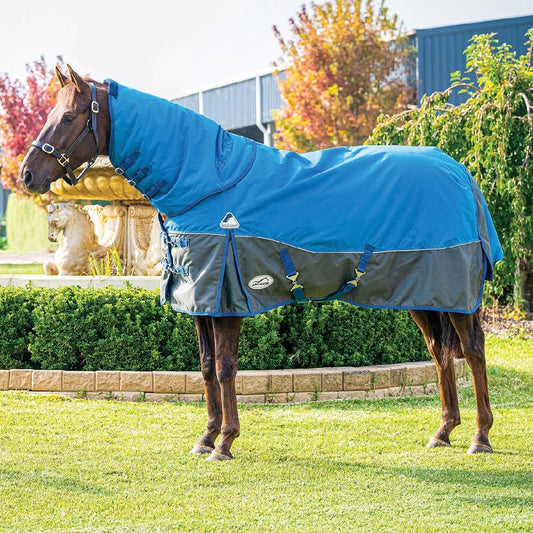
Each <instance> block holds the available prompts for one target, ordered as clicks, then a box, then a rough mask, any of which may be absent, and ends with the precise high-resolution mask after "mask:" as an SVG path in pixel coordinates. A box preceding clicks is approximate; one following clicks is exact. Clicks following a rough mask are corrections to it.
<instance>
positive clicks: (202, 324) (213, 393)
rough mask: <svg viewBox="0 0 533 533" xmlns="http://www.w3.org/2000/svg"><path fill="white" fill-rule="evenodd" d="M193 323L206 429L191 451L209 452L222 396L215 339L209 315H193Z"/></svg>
mask: <svg viewBox="0 0 533 533" xmlns="http://www.w3.org/2000/svg"><path fill="white" fill-rule="evenodd" d="M194 323H195V325H196V333H197V335H198V346H199V348H200V361H201V364H202V376H203V378H204V383H205V401H206V403H207V429H206V431H205V433H204V434H203V436H202V437H201V439H200V440H199V441H198V442H197V443H196V445H195V446H194V448H193V449H192V450H191V451H192V452H193V453H211V452H212V451H213V450H214V449H215V439H216V438H217V437H218V435H219V434H220V430H221V427H222V398H221V395H220V386H219V384H218V379H217V373H216V363H215V339H214V332H213V324H212V319H211V318H210V317H195V319H194Z"/></svg>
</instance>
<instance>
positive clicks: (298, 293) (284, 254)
mask: <svg viewBox="0 0 533 533" xmlns="http://www.w3.org/2000/svg"><path fill="white" fill-rule="evenodd" d="M374 250H375V247H374V246H372V245H370V244H367V245H365V250H364V252H363V255H362V256H361V259H360V260H359V265H358V266H357V268H356V269H355V278H354V279H352V280H350V281H347V282H346V283H345V284H344V285H343V286H342V287H341V288H340V289H339V290H338V291H337V292H335V293H333V294H330V295H329V296H324V297H321V298H306V297H305V294H304V288H303V285H301V284H300V283H298V276H299V275H300V273H299V272H298V271H297V270H296V268H295V266H294V263H293V262H292V259H291V256H290V254H289V252H288V250H287V249H286V248H283V249H282V250H280V252H279V256H280V258H281V262H282V263H283V267H284V268H285V277H286V278H287V279H288V280H289V281H290V282H291V283H292V286H291V288H290V290H291V292H292V294H293V295H294V299H295V300H296V301H297V302H299V303H304V302H306V301H308V300H312V301H315V302H329V301H331V300H336V299H338V298H341V297H342V296H344V295H345V294H348V293H349V292H351V291H353V289H355V287H357V285H358V284H359V280H360V279H361V278H362V277H363V275H364V274H365V270H366V267H367V265H368V262H369V261H370V257H371V256H372V253H373V252H374Z"/></svg>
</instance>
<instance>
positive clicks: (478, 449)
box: [466, 442, 492, 453]
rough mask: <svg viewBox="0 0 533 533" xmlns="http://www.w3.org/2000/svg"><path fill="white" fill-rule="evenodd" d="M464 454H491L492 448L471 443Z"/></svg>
mask: <svg viewBox="0 0 533 533" xmlns="http://www.w3.org/2000/svg"><path fill="white" fill-rule="evenodd" d="M466 453H492V446H491V445H490V444H480V443H474V442H473V443H472V444H471V445H470V448H468V451H467V452H466Z"/></svg>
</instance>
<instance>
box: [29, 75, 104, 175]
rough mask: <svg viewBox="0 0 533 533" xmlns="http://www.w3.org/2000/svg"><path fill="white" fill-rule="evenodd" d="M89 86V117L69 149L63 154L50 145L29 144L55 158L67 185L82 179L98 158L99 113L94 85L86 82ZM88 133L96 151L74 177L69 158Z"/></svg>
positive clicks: (35, 142)
mask: <svg viewBox="0 0 533 533" xmlns="http://www.w3.org/2000/svg"><path fill="white" fill-rule="evenodd" d="M88 83H89V86H90V88H91V107H90V110H91V117H90V118H89V120H87V125H86V126H85V128H83V130H82V132H81V133H80V134H79V135H78V136H77V137H76V139H75V140H74V142H73V143H72V144H71V145H70V147H69V148H67V150H66V151H65V152H64V153H61V152H59V151H58V150H56V149H55V148H54V147H53V146H52V145H51V144H48V143H43V142H40V141H33V142H32V143H31V145H32V146H35V147H37V148H40V149H41V150H42V151H43V152H44V153H45V154H48V155H51V156H52V157H55V158H56V160H57V162H58V163H59V164H60V165H61V166H62V167H64V169H65V170H66V171H67V175H66V176H63V179H64V180H65V181H66V182H67V183H68V184H69V185H76V183H78V181H80V179H81V178H82V176H83V175H84V174H85V173H86V172H87V171H88V170H89V168H91V166H92V165H93V163H94V162H95V161H96V158H97V157H98V154H99V152H100V146H99V143H98V121H97V118H98V112H99V110H100V109H99V105H98V102H97V101H96V88H95V86H94V83H92V82H88ZM89 132H92V134H93V135H94V140H95V143H96V150H95V152H94V155H93V158H92V159H91V160H90V161H89V162H88V163H87V166H86V167H85V168H84V169H83V171H82V172H81V174H80V175H79V176H78V177H76V176H75V174H74V170H73V169H72V167H71V166H70V156H71V155H72V153H73V152H74V150H76V148H77V147H78V146H79V145H80V144H81V142H82V141H83V139H85V137H86V136H87V134H88V133H89Z"/></svg>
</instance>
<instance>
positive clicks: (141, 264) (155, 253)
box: [51, 157, 161, 276]
mask: <svg viewBox="0 0 533 533" xmlns="http://www.w3.org/2000/svg"><path fill="white" fill-rule="evenodd" d="M51 190H52V192H53V193H55V194H57V195H58V196H62V197H63V198H71V199H76V200H104V201H111V202H113V203H112V204H110V205H105V206H100V205H90V206H85V208H84V209H85V210H86V211H87V213H88V214H89V216H90V218H91V221H92V222H93V225H94V230H95V234H96V236H97V238H98V242H99V244H100V245H102V246H104V247H106V248H108V249H112V248H113V247H114V248H116V250H117V251H118V253H119V256H120V259H121V261H122V266H123V268H124V271H125V273H126V274H129V275H138V276H155V275H159V274H160V273H161V263H160V260H161V246H160V241H159V224H158V221H157V213H156V211H155V209H153V207H152V206H151V205H150V204H149V202H147V201H146V200H144V199H143V197H142V195H141V193H140V192H139V191H137V190H136V189H135V188H133V187H132V186H131V185H129V184H128V183H127V181H126V180H125V179H124V178H123V177H121V176H119V175H117V174H115V170H114V168H113V166H112V165H111V163H110V162H109V159H108V158H107V157H105V158H103V157H100V158H98V159H97V161H96V163H95V164H94V165H93V166H92V167H91V168H90V169H89V170H88V171H87V173H86V174H85V175H84V177H83V178H82V179H81V180H80V181H79V182H78V183H77V184H76V185H74V186H72V185H69V184H68V183H67V182H66V181H64V180H57V181H55V182H54V183H52V186H51Z"/></svg>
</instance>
